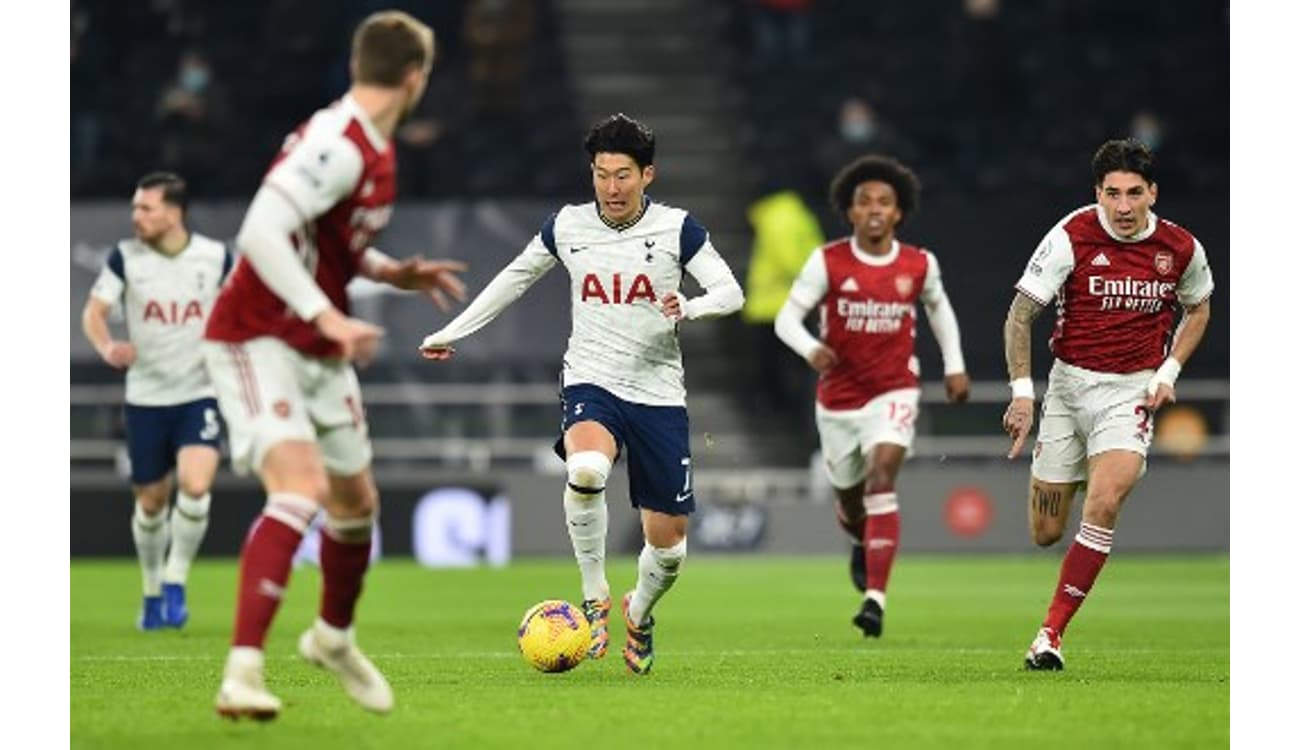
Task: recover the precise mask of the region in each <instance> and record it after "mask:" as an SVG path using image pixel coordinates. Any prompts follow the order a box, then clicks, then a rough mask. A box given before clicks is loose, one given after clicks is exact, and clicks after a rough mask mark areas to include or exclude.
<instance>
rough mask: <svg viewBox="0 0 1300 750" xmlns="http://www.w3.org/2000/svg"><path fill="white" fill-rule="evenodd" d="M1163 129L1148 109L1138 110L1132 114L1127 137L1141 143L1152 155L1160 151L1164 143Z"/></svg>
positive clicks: (1157, 118) (1158, 119) (1158, 120)
mask: <svg viewBox="0 0 1300 750" xmlns="http://www.w3.org/2000/svg"><path fill="white" fill-rule="evenodd" d="M1164 136H1165V128H1164V125H1162V124H1161V122H1160V118H1159V117H1157V116H1156V114H1155V113H1154V112H1152V111H1151V110H1149V109H1139V110H1138V111H1137V112H1135V113H1134V114H1133V121H1132V122H1131V123H1130V125H1129V137H1130V138H1132V139H1134V140H1136V141H1139V142H1141V143H1143V144H1144V145H1146V147H1147V148H1148V149H1150V150H1151V152H1152V153H1155V152H1157V151H1159V150H1160V144H1161V143H1162V142H1163V141H1164Z"/></svg>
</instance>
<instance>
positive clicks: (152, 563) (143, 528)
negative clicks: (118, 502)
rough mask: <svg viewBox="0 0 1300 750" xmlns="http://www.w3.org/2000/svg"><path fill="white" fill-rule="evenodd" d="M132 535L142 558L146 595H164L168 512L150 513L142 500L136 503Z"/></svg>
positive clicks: (138, 554) (137, 551) (141, 564)
mask: <svg viewBox="0 0 1300 750" xmlns="http://www.w3.org/2000/svg"><path fill="white" fill-rule="evenodd" d="M131 537H132V538H133V539H135V552H136V555H137V556H138V557H139V558H140V575H141V577H142V578H143V579H144V595H145V596H162V566H163V556H164V555H165V554H166V553H167V537H168V534H167V514H166V513H161V512H160V513H157V514H155V515H152V516H151V515H149V514H147V513H145V512H144V508H143V506H141V505H140V501H139V500H137V501H136V503H135V514H134V515H132V516H131Z"/></svg>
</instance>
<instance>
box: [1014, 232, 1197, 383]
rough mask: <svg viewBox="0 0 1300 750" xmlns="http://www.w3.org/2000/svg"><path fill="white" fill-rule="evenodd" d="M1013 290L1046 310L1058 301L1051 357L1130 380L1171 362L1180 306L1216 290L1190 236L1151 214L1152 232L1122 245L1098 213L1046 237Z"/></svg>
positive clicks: (1139, 235)
mask: <svg viewBox="0 0 1300 750" xmlns="http://www.w3.org/2000/svg"><path fill="white" fill-rule="evenodd" d="M1016 288H1017V289H1018V290H1019V291H1020V292H1022V293H1024V294H1026V295H1027V296H1029V297H1031V298H1032V299H1034V300H1035V301H1037V302H1039V303H1041V304H1043V305H1046V304H1048V303H1049V302H1050V301H1051V299H1052V297H1053V296H1055V297H1056V328H1055V330H1054V331H1053V332H1052V338H1051V349H1052V353H1053V354H1055V355H1056V356H1057V357H1058V358H1060V359H1062V360H1064V361H1065V362H1068V363H1069V364H1072V365H1075V366H1076V367H1083V368H1086V369H1089V370H1096V371H1099V372H1111V373H1131V372H1137V371H1139V370H1152V369H1155V368H1157V367H1159V366H1160V363H1161V362H1163V361H1164V359H1165V357H1166V356H1167V354H1168V348H1169V341H1170V334H1171V332H1172V329H1173V321H1174V308H1175V307H1176V306H1177V305H1176V303H1178V302H1181V303H1182V304H1185V305H1194V304H1198V303H1200V302H1202V301H1204V300H1205V299H1206V298H1207V297H1208V296H1209V295H1210V292H1211V291H1212V290H1213V288H1214V283H1213V279H1212V278H1211V276H1210V269H1209V264H1208V262H1207V261H1206V259H1205V250H1204V248H1202V247H1201V244H1200V242H1198V241H1197V240H1196V238H1195V237H1193V236H1192V234H1191V233H1190V232H1188V231H1187V230H1185V229H1183V228H1182V227H1180V226H1178V225H1176V224H1174V223H1172V222H1169V221H1165V220H1164V219H1160V218H1158V217H1156V216H1155V214H1151V218H1150V223H1149V224H1148V226H1147V229H1146V230H1145V231H1143V232H1141V233H1139V234H1138V235H1137V236H1136V237H1134V238H1133V239H1121V238H1119V237H1117V236H1116V235H1115V233H1114V232H1113V231H1112V230H1111V229H1110V227H1109V226H1107V225H1106V220H1105V215H1104V214H1103V213H1102V211H1101V209H1100V207H1098V206H1087V207H1084V208H1082V209H1079V210H1078V211H1075V212H1073V213H1071V214H1070V215H1068V216H1066V217H1065V219H1063V220H1062V221H1061V222H1060V223H1059V224H1057V225H1056V227H1054V228H1053V229H1052V231H1051V232H1049V233H1048V234H1047V237H1045V238H1044V239H1043V242H1042V243H1041V244H1040V245H1039V247H1038V250H1037V252H1035V254H1034V257H1033V259H1031V260H1030V262H1029V266H1028V267H1027V268H1026V270H1025V274H1024V276H1022V277H1021V279H1020V281H1019V282H1018V283H1017V284H1016Z"/></svg>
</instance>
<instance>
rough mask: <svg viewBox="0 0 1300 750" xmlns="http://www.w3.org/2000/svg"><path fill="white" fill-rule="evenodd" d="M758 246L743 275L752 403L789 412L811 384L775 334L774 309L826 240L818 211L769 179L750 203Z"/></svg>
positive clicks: (750, 221) (773, 410)
mask: <svg viewBox="0 0 1300 750" xmlns="http://www.w3.org/2000/svg"><path fill="white" fill-rule="evenodd" d="M748 214H749V224H750V226H752V227H753V228H754V248H753V251H752V254H751V255H750V257H749V272H748V274H747V276H746V278H745V306H744V308H743V309H742V310H741V317H742V318H744V321H745V325H746V326H747V327H748V328H749V329H750V331H751V332H752V335H751V336H750V341H751V351H752V352H753V356H754V372H755V374H756V375H757V377H758V383H757V384H756V386H757V387H756V388H754V390H753V393H752V406H753V408H754V409H755V410H758V411H765V412H778V413H781V412H789V411H790V410H791V408H792V407H794V406H795V404H796V403H802V395H803V390H806V389H805V388H803V386H804V385H809V386H810V385H811V382H810V381H811V379H810V378H808V377H807V375H806V371H807V369H808V368H806V367H804V365H803V363H802V362H800V361H799V360H798V359H797V358H796V357H792V356H790V353H789V352H788V351H787V350H786V347H785V346H784V345H783V344H782V343H781V341H780V339H778V338H777V336H776V329H775V328H774V327H773V325H774V324H775V322H776V314H777V313H778V312H779V311H780V310H781V305H783V304H785V298H786V296H787V295H789V294H790V287H791V285H793V284H794V280H795V279H796V278H798V277H799V271H800V269H802V268H803V264H804V262H805V261H807V260H808V256H809V255H811V254H812V252H813V250H816V249H817V248H818V247H820V246H821V245H822V243H824V242H825V241H826V238H825V236H824V235H823V234H822V228H821V225H820V224H819V223H818V221H817V216H816V214H814V213H813V211H812V209H810V208H809V207H808V204H807V203H805V202H804V200H803V197H802V196H800V195H799V193H798V192H797V191H795V190H792V189H789V188H787V187H784V186H782V185H780V184H779V183H777V182H775V181H774V180H772V179H770V178H769V180H768V181H767V183H766V184H765V185H764V190H763V195H762V196H760V197H759V198H758V200H756V201H754V202H753V203H751V204H750V206H749V211H748Z"/></svg>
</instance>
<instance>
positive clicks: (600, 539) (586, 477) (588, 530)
mask: <svg viewBox="0 0 1300 750" xmlns="http://www.w3.org/2000/svg"><path fill="white" fill-rule="evenodd" d="M565 463H566V465H567V466H568V469H569V471H568V481H569V483H568V486H566V487H565V488H564V520H565V525H566V526H567V527H568V529H569V540H570V541H572V542H573V556H574V557H575V558H576V559H577V561H578V569H579V570H580V571H581V572H582V598H583V599H597V600H599V599H608V598H609V582H608V581H607V580H606V578H605V537H606V535H607V533H608V531H609V509H608V507H607V506H606V504H605V481H606V480H607V479H608V478H609V470H610V461H609V458H608V457H607V456H606V455H605V454H603V453H601V452H599V451H582V452H579V453H574V454H571V455H570V456H569V458H568V460H567V461H566V462H565Z"/></svg>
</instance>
